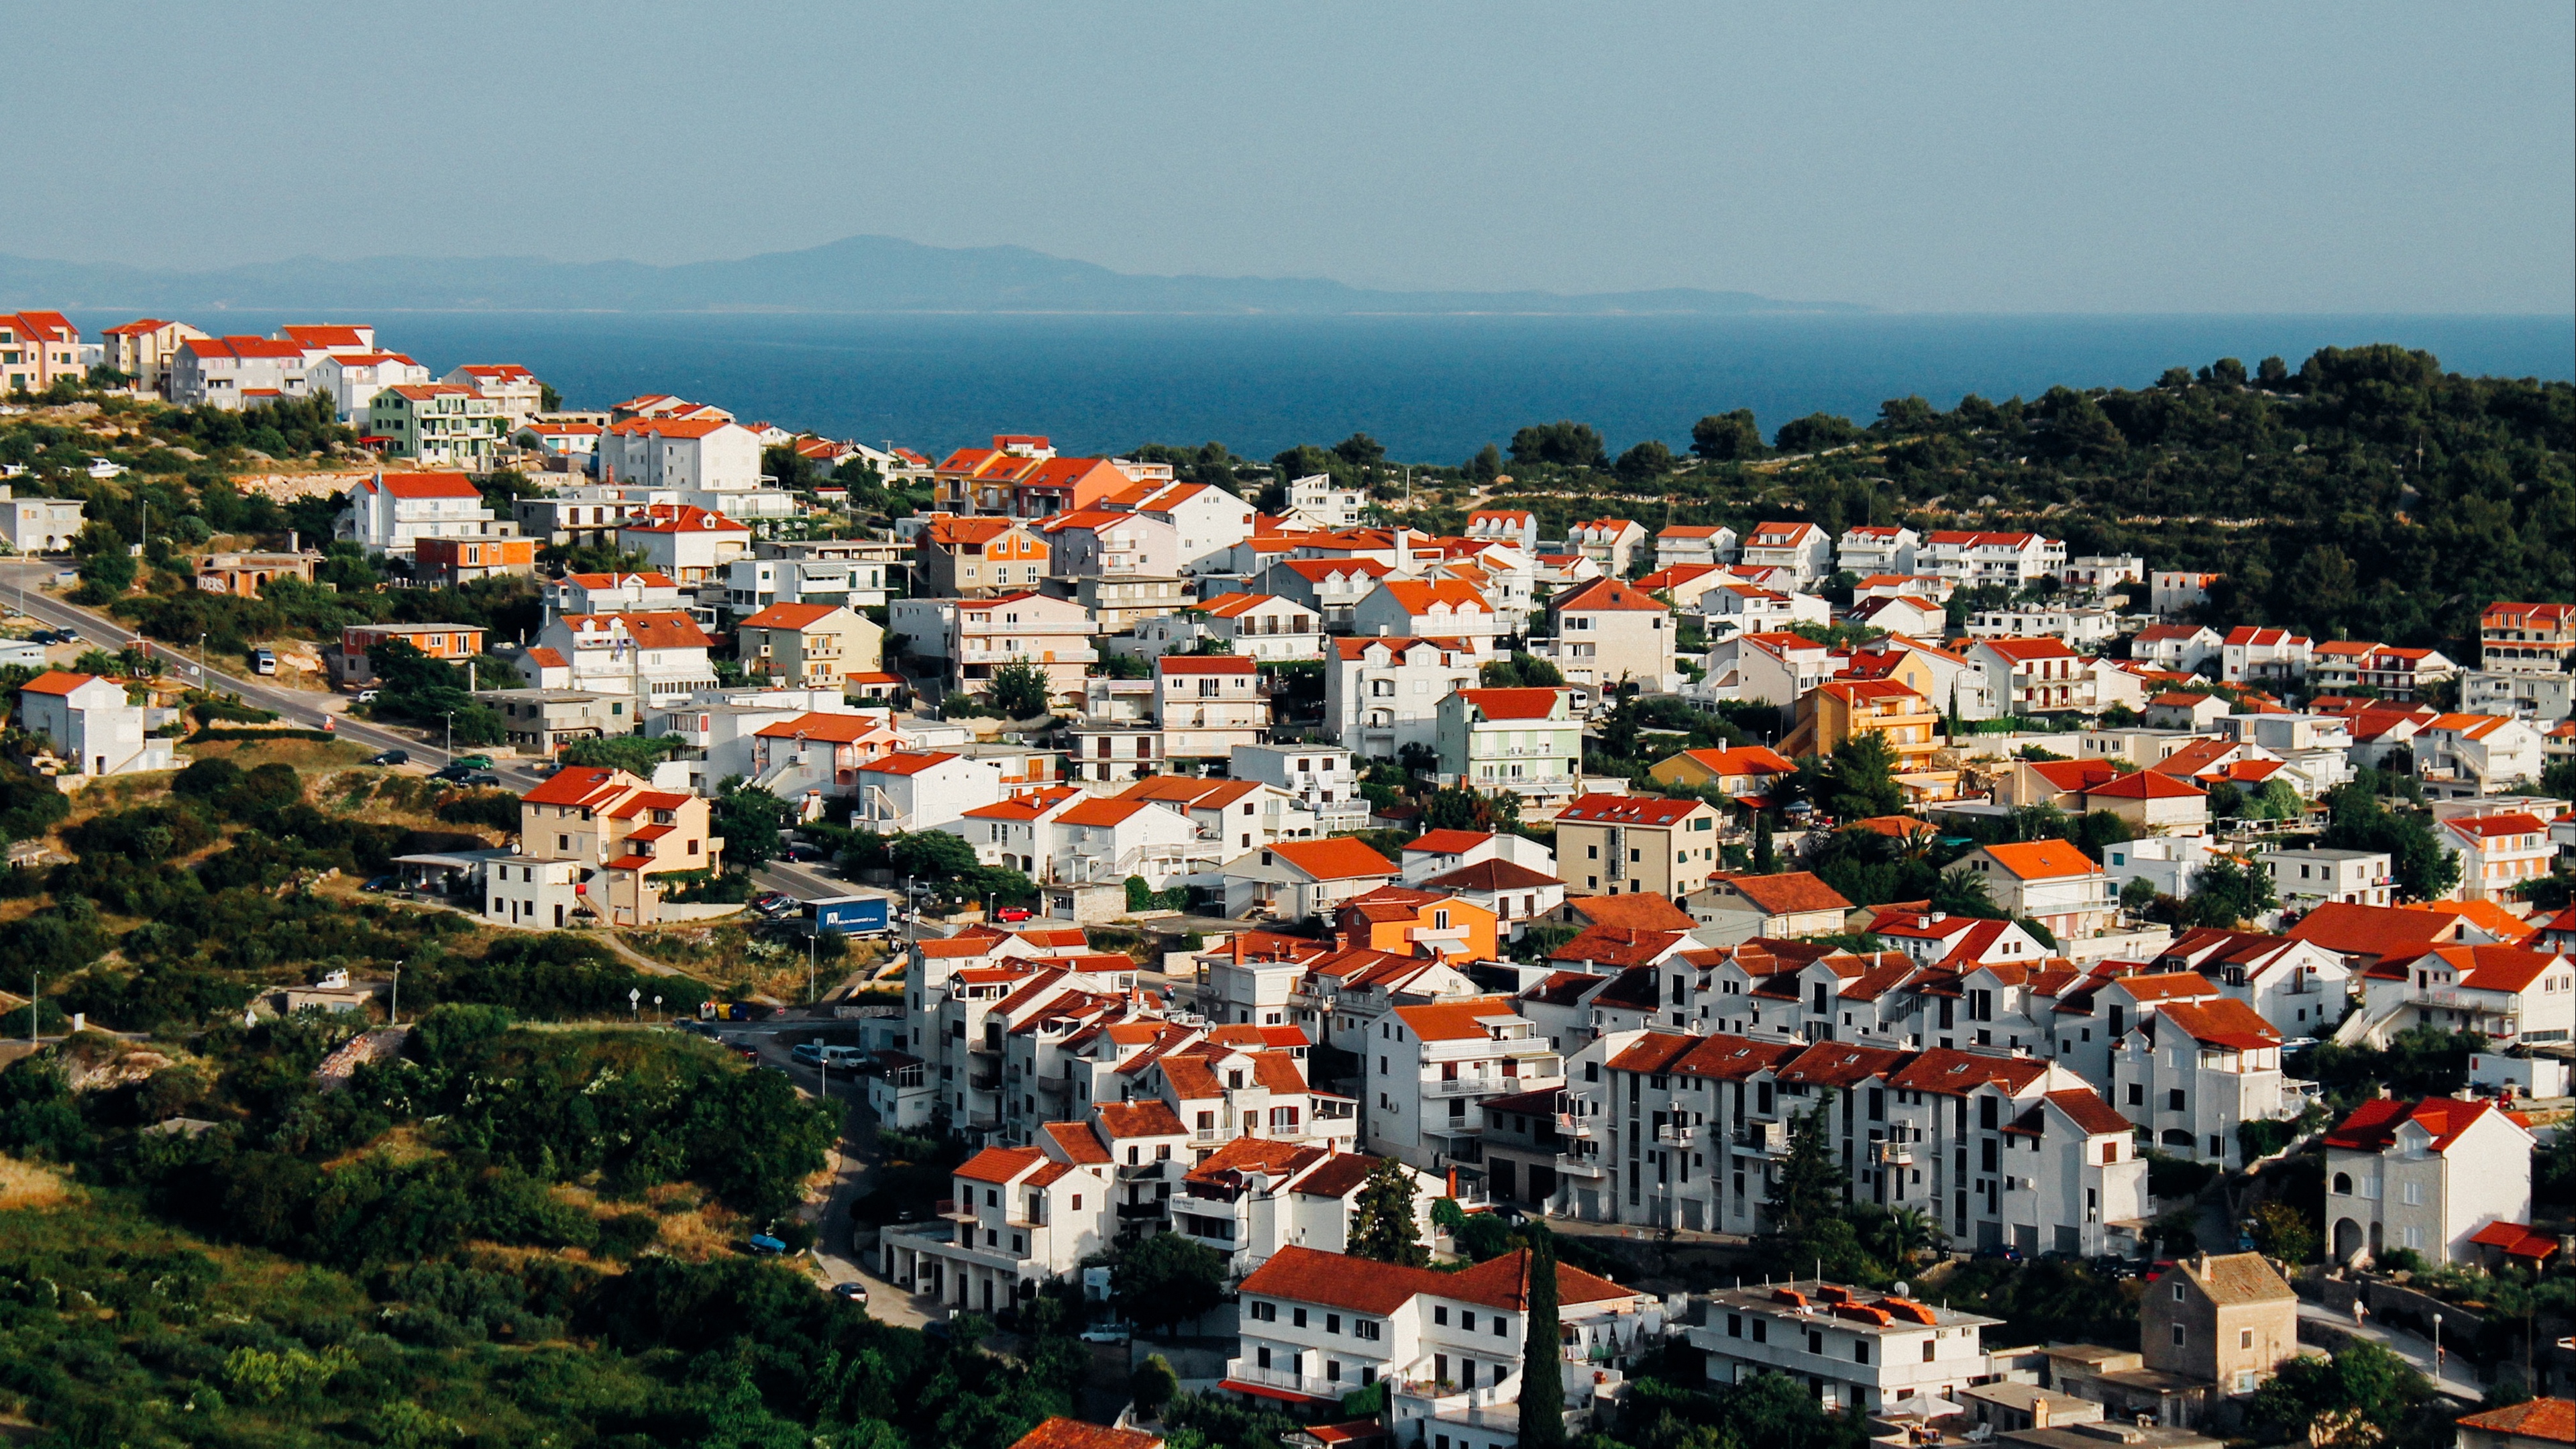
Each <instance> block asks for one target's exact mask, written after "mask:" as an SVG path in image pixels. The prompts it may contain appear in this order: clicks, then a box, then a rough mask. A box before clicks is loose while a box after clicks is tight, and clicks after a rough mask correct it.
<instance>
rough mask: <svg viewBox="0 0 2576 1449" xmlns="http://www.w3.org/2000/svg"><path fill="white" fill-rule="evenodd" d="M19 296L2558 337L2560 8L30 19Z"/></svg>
mask: <svg viewBox="0 0 2576 1449" xmlns="http://www.w3.org/2000/svg"><path fill="white" fill-rule="evenodd" d="M6 33H7V34H8V36H9V38H10V41H11V45H10V50H11V52H12V54H13V55H14V56H15V57H16V58H17V60H18V62H19V63H18V64H16V65H14V66H12V67H11V82H10V91H11V104H10V107H9V111H10V116H11V127H10V143H9V145H8V146H7V147H5V148H0V193H5V194H6V195H7V196H8V197H9V198H10V202H9V204H8V205H7V206H6V207H5V208H0V252H7V253H14V254H17V255H20V256H31V257H50V258H65V259H75V260H88V261H119V262H129V263H134V264H140V265H151V266H170V267H180V268H189V269H194V268H201V267H207V266H216V265H223V264H228V263H235V262H250V261H270V260H277V259H281V258H286V257H292V256H299V255H317V256H326V257H338V258H350V257H362V256H383V255H444V256H484V255H501V254H512V255H536V256H547V257H553V258H558V259H562V260H598V259H607V258H633V259H636V260H640V261H646V262H655V263H672V262H682V261H695V260H702V259H709V258H721V257H737V256H746V255H751V254H754V253H759V252H769V251H785V250H793V249H796V248H800V247H806V246H813V245H817V244H820V243H823V242H827V241H831V240H835V239H837V238H839V237H843V236H847V235H852V234H856V233H877V234H883V235H891V236H900V237H904V238H908V239H910V240H913V241H918V242H924V243H928V244H931V245H937V246H984V245H995V244H1006V243H1007V244H1015V245H1020V246H1026V247H1031V248H1034V249H1036V250H1039V251H1043V252H1048V253H1052V254H1055V255H1059V256H1067V257H1074V258H1079V259H1081V260H1085V261H1090V262H1096V263H1099V264H1101V265H1104V266H1108V267H1112V268H1115V269H1117V270H1120V271H1130V272H1157V273H1200V274H1213V275H1228V276H1235V275H1257V276H1305V277H1329V278H1333V279H1336V280H1340V281H1344V282H1349V283H1352V284H1355V285H1359V286H1372V287H1390V288H1401V289H1424V290H1445V289H1470V290H1486V289H1505V288H1523V287H1529V288H1541V289H1546V290H1551V291H1562V292H1592V291H1622V290H1632V289H1642V288H1654V287H1706V288H1715V289H1723V290H1742V291H1751V292H1759V293H1763V294H1766V295H1769V296H1773V297H1780V298H1786V299H1793V300H1817V301H1838V302H1857V303H1863V304H1866V305H1869V306H1873V307H1879V308H1885V309H1890V310H1896V311H1926V312H1958V311H1966V312H2023V311H2036V312H2374V313H2388V312H2505V313H2550V314H2563V313H2567V312H2569V311H2571V310H2576V6H2571V5H2569V4H2568V3H2566V0H2530V3H2522V0H2493V3H2479V4H2474V5H2426V4H2420V3H2419V4H2411V5H2393V4H2375V3H2365V0H2338V3H2335V4H2332V5H2309V6H2287V5H2272V6H2247V5H2238V4H2230V5H2206V4H2189V3H2157V4H2136V5H2129V6H2085V7H2067V6H2064V5H2057V4H2027V5H2016V4H2001V3H1996V4H1938V5H1933V4H1906V3H1901V0H1878V3H1868V4H1856V5H1841V4H1832V3H1802V4H1799V5H1795V6H1782V5H1777V4H1761V5H1729V4H1718V3H1707V0H1702V3H1693V4H1659V3H1646V0H1634V3H1623V4H1617V5H1607V4H1604V5H1591V4H1579V3H1554V4H1509V3H1473V4H1441V3H1419V4H1407V5H1402V6H1389V5H1386V4H1383V3H1381V0H1369V3H1295V4H1269V5H1252V4H1220V5H1209V4H1203V3H1147V0H1122V3H1114V4H1082V3H1070V0H1060V3H1000V0H991V3H975V0H943V3H937V4H926V5H915V6H890V5H868V4H857V3H821V4H761V3H735V4H727V5H722V6H689V5H677V4H662V3H653V0H617V3H613V4H587V3H576V0H546V3H542V4H530V3H527V0H510V3H485V0H441V3H439V4H436V5H394V4H376V5H349V4H346V3H333V4H287V3H261V0H239V3H231V4H226V5H223V6H193V5H172V4H168V3H166V0H142V3H137V0H62V3H51V0H28V3H20V4H13V5H12V6H11V7H10V8H9V17H8V20H7V22H6Z"/></svg>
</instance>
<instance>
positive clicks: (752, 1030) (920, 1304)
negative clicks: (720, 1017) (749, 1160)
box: [718, 1019, 948, 1328]
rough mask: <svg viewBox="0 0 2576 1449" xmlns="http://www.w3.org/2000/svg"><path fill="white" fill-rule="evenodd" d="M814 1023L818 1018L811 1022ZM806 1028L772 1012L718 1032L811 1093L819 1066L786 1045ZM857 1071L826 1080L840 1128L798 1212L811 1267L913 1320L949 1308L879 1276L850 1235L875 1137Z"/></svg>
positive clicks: (816, 1088) (872, 1310)
mask: <svg viewBox="0 0 2576 1449" xmlns="http://www.w3.org/2000/svg"><path fill="white" fill-rule="evenodd" d="M818 1024H819V1023H818ZM810 1035H812V1032H811V1030H810V1028H809V1027H808V1026H806V1025H803V1024H800V1023H797V1022H793V1021H778V1020H774V1019H773V1020H772V1021H770V1022H764V1023H761V1024H759V1025H757V1026H746V1027H743V1028H740V1029H738V1030H728V1031H725V1032H723V1033H722V1034H721V1035H720V1036H719V1038H718V1039H719V1040H721V1041H723V1042H725V1043H727V1044H728V1045H735V1046H747V1047H750V1048H752V1049H753V1050H755V1051H757V1052H759V1053H760V1064H761V1065H762V1066H774V1067H777V1068H778V1069H779V1070H781V1071H784V1072H785V1073H787V1075H788V1078H789V1080H791V1081H793V1082H795V1084H796V1090H797V1092H798V1094H799V1095H802V1096H806V1097H815V1096H818V1095H820V1093H821V1091H822V1089H823V1087H824V1085H825V1084H824V1082H823V1080H822V1079H823V1073H822V1072H821V1070H820V1069H818V1068H815V1067H809V1066H807V1065H805V1064H804V1063H803V1062H800V1061H797V1060H796V1059H795V1058H794V1057H793V1056H792V1055H790V1053H791V1052H792V1050H793V1049H794V1047H795V1045H796V1043H798V1042H800V1041H803V1040H805V1039H807V1038H808V1037H809V1036H810ZM864 1080H865V1079H864V1078H861V1077H860V1076H858V1075H857V1074H856V1073H854V1072H852V1073H843V1072H834V1073H832V1074H831V1081H830V1083H829V1086H830V1090H831V1097H832V1100H833V1101H835V1102H838V1103H840V1104H842V1106H843V1107H844V1108H845V1110H846V1113H847V1115H846V1116H845V1117H844V1118H843V1122H844V1124H845V1127H846V1129H847V1130H846V1133H845V1135H844V1136H843V1137H842V1139H841V1141H840V1142H839V1143H837V1144H836V1145H835V1148H834V1154H833V1156H834V1167H833V1172H832V1182H831V1186H830V1188H829V1189H828V1190H827V1191H826V1192H824V1193H823V1194H822V1195H821V1196H820V1197H817V1198H814V1199H812V1200H809V1201H808V1202H807V1203H806V1204H805V1206H804V1208H803V1209H801V1211H800V1215H801V1216H802V1217H803V1218H804V1219H805V1220H806V1221H807V1222H810V1223H812V1224H813V1225H814V1253H813V1257H812V1259H811V1261H812V1264H813V1269H814V1272H815V1275H816V1276H817V1277H818V1278H819V1279H821V1281H823V1282H825V1283H847V1282H851V1281H853V1280H855V1281H858V1282H861V1283H865V1284H866V1285H867V1288H868V1315H869V1316H870V1317H872V1318H874V1319H876V1320H877V1321H878V1322H880V1323H891V1324H894V1325H895V1326H897V1327H899V1328H919V1327H921V1326H922V1325H923V1324H925V1323H928V1322H929V1321H930V1320H932V1319H934V1318H945V1317H947V1316H948V1313H947V1310H946V1309H944V1308H943V1307H941V1306H940V1305H939V1303H938V1302H936V1301H935V1300H934V1299H932V1298H931V1297H930V1296H929V1295H927V1294H913V1293H907V1292H905V1291H904V1290H903V1289H902V1288H900V1287H897V1286H896V1285H895V1284H893V1283H891V1282H889V1281H887V1280H886V1278H885V1277H884V1276H883V1275H882V1274H880V1273H879V1272H878V1271H877V1269H878V1268H879V1267H880V1266H882V1263H883V1260H882V1259H879V1260H877V1261H876V1262H868V1261H865V1259H864V1258H863V1255H861V1254H860V1253H858V1252H857V1251H856V1250H855V1249H854V1247H853V1245H852V1242H851V1231H850V1204H851V1203H852V1202H853V1201H855V1200H856V1199H857V1198H858V1197H859V1195H860V1194H862V1193H864V1192H866V1191H867V1190H868V1186H869V1182H868V1179H869V1176H870V1174H871V1173H873V1172H874V1171H875V1170H876V1165H877V1164H876V1160H875V1158H874V1157H873V1156H872V1155H871V1150H870V1149H867V1148H863V1147H862V1146H861V1145H860V1144H861V1143H863V1142H867V1143H872V1142H874V1141H875V1140H876V1120H877V1119H876V1112H875V1110H874V1109H872V1108H870V1107H869V1106H868V1102H867V1093H866V1092H865V1091H864V1090H862V1089H861V1085H860V1084H861V1083H862V1082H863V1081H864Z"/></svg>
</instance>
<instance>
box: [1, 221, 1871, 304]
mask: <svg viewBox="0 0 2576 1449" xmlns="http://www.w3.org/2000/svg"><path fill="white" fill-rule="evenodd" d="M0 300H6V301H9V302H10V303H12V304H13V305H14V304H24V305H28V306H44V307H50V308H56V309H64V310H71V311H109V310H116V309H133V310H137V311H144V312H177V311H185V310H196V311H207V310H224V309H233V310H241V311H276V310H280V309H292V308H324V309H332V308H348V309H358V308H365V309H372V310H376V311H408V312H809V313H813V312H819V313H872V312H873V313H889V312H911V313H1093V314H1117V313H1127V314H1164V315H1177V314H1210V315H1223V316H1253V315H1261V314H1280V315H1289V316H1367V315H1414V316H1420V315H1451V316H1454V315H1466V314H1475V313H1496V314H1511V315H1524V316H1551V315H1552V316H1657V315H1660V316H1745V315H1750V314H1756V313H1779V312H1805V313H1816V312H1833V313H1858V312H1866V311H1868V310H1869V309H1868V308H1866V307H1861V306H1857V305H1854V304H1851V303H1844V302H1790V301H1782V300H1779V299H1777V298H1772V297H1763V296H1758V295H1756V294H1754V293H1751V292H1711V291H1702V290H1699V289H1696V288H1688V287H1673V288H1665V289H1662V290H1657V291H1646V292H1595V293H1584V294H1571V295H1569V294H1563V293H1556V292H1384V291H1371V290H1369V289H1366V288H1362V287H1352V286H1346V285H1344V284H1342V283H1340V282H1333V281H1325V280H1321V279H1317V278H1305V277H1197V276H1181V277H1158V276H1144V275H1137V274H1133V273H1127V272H1115V271H1111V270H1110V269H1109V268H1107V267H1102V266H1096V265H1094V264H1092V263H1090V262H1079V261H1072V260H1069V259H1067V258H1064V257H1052V256H1048V255H1046V254H1045V253H1043V252H1035V251H1031V250H1029V249H1028V248H1026V247H1010V246H1003V247H933V246H923V245H921V244H920V243H918V242H909V241H904V240H902V239H901V238H898V237H887V236H853V237H844V238H843V239H841V240H839V241H836V242H830V243H827V244H825V245H823V246H819V247H811V248H808V249H806V250H804V251H793V252H770V253H766V254H764V255H761V256H755V257H744V258H741V259H738V260H734V261H715V262H690V263H687V264H684V265H681V266H673V267H656V266H648V265H646V264H644V263H642V262H557V261H549V260H546V259H544V258H542V257H367V258H361V259H359V260H356V261H326V260H324V259H322V258H319V257H297V258H293V259H290V260H286V261H278V262H254V263H249V264H246V265H243V266H236V267H225V268H222V269H219V270H215V271H204V272H184V271H176V270H171V269H166V268H151V267H131V266H123V265H118V264H112V263H99V262H66V261H51V260H44V259H38V258H30V257H17V256H7V255H0Z"/></svg>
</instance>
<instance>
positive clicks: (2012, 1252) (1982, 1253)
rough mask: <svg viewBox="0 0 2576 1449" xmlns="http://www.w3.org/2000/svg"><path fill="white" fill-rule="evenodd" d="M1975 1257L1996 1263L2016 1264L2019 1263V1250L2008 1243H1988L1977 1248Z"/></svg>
mask: <svg viewBox="0 0 2576 1449" xmlns="http://www.w3.org/2000/svg"><path fill="white" fill-rule="evenodd" d="M1976 1256H1978V1257H1980V1258H1984V1259H1988V1260H1990V1261H1993V1262H1998V1263H2018V1262H2020V1261H2021V1249H2019V1248H2016V1247H2014V1246H2013V1245H2012V1244H2010V1243H1989V1244H1987V1245H1986V1246H1985V1247H1982V1248H1979V1249H1978V1250H1977V1252H1976Z"/></svg>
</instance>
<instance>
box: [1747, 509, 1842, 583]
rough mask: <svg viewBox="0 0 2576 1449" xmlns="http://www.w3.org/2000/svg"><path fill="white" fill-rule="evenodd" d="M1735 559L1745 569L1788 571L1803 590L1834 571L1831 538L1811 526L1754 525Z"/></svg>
mask: <svg viewBox="0 0 2576 1449" xmlns="http://www.w3.org/2000/svg"><path fill="white" fill-rule="evenodd" d="M1736 558H1737V562H1738V563H1739V564H1741V565H1742V566H1744V567H1747V568H1778V569H1788V570H1790V571H1791V572H1792V573H1793V574H1795V575H1796V578H1797V582H1798V585H1799V586H1800V587H1802V588H1803V587H1804V586H1806V585H1808V584H1811V583H1814V582H1815V581H1816V580H1818V579H1821V578H1823V577H1825V576H1826V575H1827V574H1830V573H1832V572H1833V571H1834V537H1833V535H1832V534H1829V533H1827V532H1825V531H1824V530H1823V529H1821V528H1818V527H1817V526H1816V525H1814V524H1812V523H1757V524H1755V525H1754V526H1753V531H1752V532H1750V533H1748V534H1746V535H1744V544H1743V547H1742V548H1741V549H1740V550H1739V551H1738V553H1737V555H1736Z"/></svg>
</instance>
